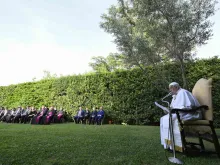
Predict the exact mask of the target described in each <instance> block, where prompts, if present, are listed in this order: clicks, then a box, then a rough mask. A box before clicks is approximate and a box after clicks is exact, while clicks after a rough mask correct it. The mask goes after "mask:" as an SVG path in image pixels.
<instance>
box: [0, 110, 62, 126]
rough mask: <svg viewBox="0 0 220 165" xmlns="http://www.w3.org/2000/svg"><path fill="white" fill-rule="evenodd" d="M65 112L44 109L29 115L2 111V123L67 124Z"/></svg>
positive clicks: (0, 112) (0, 118)
mask: <svg viewBox="0 0 220 165" xmlns="http://www.w3.org/2000/svg"><path fill="white" fill-rule="evenodd" d="M64 117H65V115H64V111H62V110H61V111H56V110H48V109H46V108H45V109H44V110H41V111H40V112H37V111H36V110H34V111H30V112H29V113H15V111H12V110H0V121H2V122H6V123H24V124H25V123H31V124H50V123H63V122H65V118H64Z"/></svg>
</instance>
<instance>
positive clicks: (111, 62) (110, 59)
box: [89, 53, 128, 72]
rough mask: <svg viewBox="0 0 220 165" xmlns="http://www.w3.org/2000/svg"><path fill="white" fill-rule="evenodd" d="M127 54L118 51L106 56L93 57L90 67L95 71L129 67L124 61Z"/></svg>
mask: <svg viewBox="0 0 220 165" xmlns="http://www.w3.org/2000/svg"><path fill="white" fill-rule="evenodd" d="M124 59H125V56H124V55H122V54H118V53H114V54H113V53H110V54H109V55H108V56H107V57H106V58H105V57H102V56H98V57H92V60H93V62H90V63H89V65H90V67H92V68H93V70H94V71H95V72H113V71H116V70H121V69H128V66H126V64H125V62H124Z"/></svg>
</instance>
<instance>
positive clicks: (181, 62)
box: [179, 59, 188, 89]
mask: <svg viewBox="0 0 220 165" xmlns="http://www.w3.org/2000/svg"><path fill="white" fill-rule="evenodd" d="M179 62H180V69H181V75H182V80H183V88H184V89H188V84H187V79H186V71H185V66H184V62H183V59H179Z"/></svg>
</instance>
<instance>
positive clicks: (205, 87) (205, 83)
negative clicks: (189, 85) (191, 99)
mask: <svg viewBox="0 0 220 165" xmlns="http://www.w3.org/2000/svg"><path fill="white" fill-rule="evenodd" d="M192 94H193V95H194V96H195V97H196V98H197V100H198V101H199V103H200V105H207V106H208V107H209V109H208V110H206V111H204V112H203V118H204V119H205V120H211V121H212V120H213V107H212V79H208V80H207V79H204V78H201V79H199V80H198V81H197V82H196V84H195V86H194V88H193V90H192Z"/></svg>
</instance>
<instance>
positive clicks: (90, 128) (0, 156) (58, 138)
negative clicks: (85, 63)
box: [0, 123, 220, 165]
mask: <svg viewBox="0 0 220 165" xmlns="http://www.w3.org/2000/svg"><path fill="white" fill-rule="evenodd" d="M217 133H218V135H219V134H220V130H217ZM210 146H212V145H210ZM166 156H168V157H169V156H172V154H171V153H169V152H167V151H164V149H163V147H162V146H161V145H160V133H159V127H153V126H152V127H151V126H122V125H102V126H96V125H75V124H73V123H67V124H52V125H30V124H6V123H1V124H0V164H1V165H74V164H80V165H87V164H88V165H90V164H92V165H93V164H94V165H156V164H158V165H163V164H171V163H169V162H168V161H167V158H166ZM177 157H178V158H179V159H181V160H182V161H183V162H184V164H186V165H189V164H192V165H197V164H199V165H207V164H209V165H212V164H213V165H215V164H216V165H219V164H220V159H219V158H218V157H217V156H216V155H208V156H207V155H206V156H200V157H186V156H184V155H183V154H180V153H178V154H177Z"/></svg>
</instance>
